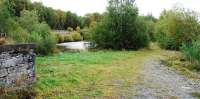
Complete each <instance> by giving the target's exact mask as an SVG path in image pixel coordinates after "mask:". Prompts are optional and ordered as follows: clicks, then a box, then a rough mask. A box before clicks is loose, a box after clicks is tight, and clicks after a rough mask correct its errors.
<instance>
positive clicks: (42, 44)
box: [29, 32, 56, 55]
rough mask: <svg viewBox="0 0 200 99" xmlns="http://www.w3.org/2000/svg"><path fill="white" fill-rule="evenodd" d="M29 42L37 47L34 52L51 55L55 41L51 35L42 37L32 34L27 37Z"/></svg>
mask: <svg viewBox="0 0 200 99" xmlns="http://www.w3.org/2000/svg"><path fill="white" fill-rule="evenodd" d="M29 42H30V43H35V44H36V45H37V48H36V49H35V51H36V53H38V54H41V55H47V54H50V53H53V52H54V49H55V47H56V39H55V37H54V36H53V35H47V36H45V37H42V35H41V34H39V33H36V32H32V33H31V34H30V36H29Z"/></svg>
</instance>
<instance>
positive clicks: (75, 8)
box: [32, 0, 200, 17]
mask: <svg viewBox="0 0 200 99" xmlns="http://www.w3.org/2000/svg"><path fill="white" fill-rule="evenodd" d="M32 1H40V2H42V3H43V4H44V5H46V6H48V7H53V8H54V9H61V10H64V11H72V12H75V13H77V14H78V15H84V14H86V13H92V12H99V13H102V12H104V11H105V10H106V6H107V0H32ZM136 4H137V6H138V8H139V13H140V14H141V15H146V14H150V13H152V14H153V15H154V16H156V17H158V16H159V15H160V13H161V12H162V11H163V10H164V9H171V8H172V7H173V6H174V5H177V4H178V5H181V6H183V7H185V8H189V9H192V10H195V11H199V12H200V6H199V4H200V0H136Z"/></svg>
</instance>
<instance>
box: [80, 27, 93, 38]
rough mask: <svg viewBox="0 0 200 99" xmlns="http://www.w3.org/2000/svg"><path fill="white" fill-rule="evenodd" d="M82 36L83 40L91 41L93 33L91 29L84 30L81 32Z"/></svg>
mask: <svg viewBox="0 0 200 99" xmlns="http://www.w3.org/2000/svg"><path fill="white" fill-rule="evenodd" d="M81 34H82V36H83V40H91V39H92V32H91V30H90V29H89V28H84V29H83V30H82V31H81Z"/></svg>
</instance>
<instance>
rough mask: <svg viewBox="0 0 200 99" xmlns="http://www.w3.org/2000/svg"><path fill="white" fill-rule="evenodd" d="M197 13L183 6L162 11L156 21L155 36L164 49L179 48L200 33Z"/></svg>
mask: <svg viewBox="0 0 200 99" xmlns="http://www.w3.org/2000/svg"><path fill="white" fill-rule="evenodd" d="M198 20H199V19H198V14H197V13H196V12H194V11H190V10H187V9H184V8H174V9H172V10H169V11H166V10H165V11H163V13H162V14H161V16H160V19H159V21H158V22H157V23H156V37H157V41H158V42H159V44H160V46H161V47H162V48H165V49H171V50H179V48H180V46H181V45H182V43H186V42H192V40H195V39H196V38H197V36H198V35H200V24H199V21H198Z"/></svg>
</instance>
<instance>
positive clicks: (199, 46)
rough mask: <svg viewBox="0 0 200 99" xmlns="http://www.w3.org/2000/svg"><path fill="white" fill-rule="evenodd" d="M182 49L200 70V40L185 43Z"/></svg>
mask: <svg viewBox="0 0 200 99" xmlns="http://www.w3.org/2000/svg"><path fill="white" fill-rule="evenodd" d="M181 50H182V52H183V53H184V55H185V56H186V58H187V59H188V60H189V61H191V63H193V64H194V69H197V70H200V40H197V41H192V43H184V44H183V45H182V47H181Z"/></svg>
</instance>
